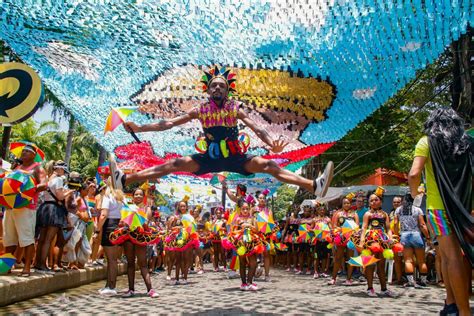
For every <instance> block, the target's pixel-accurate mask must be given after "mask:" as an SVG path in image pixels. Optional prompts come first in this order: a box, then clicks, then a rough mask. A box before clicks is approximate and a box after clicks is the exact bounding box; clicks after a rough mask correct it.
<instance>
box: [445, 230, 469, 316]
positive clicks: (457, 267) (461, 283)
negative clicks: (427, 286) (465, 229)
mask: <svg viewBox="0 0 474 316" xmlns="http://www.w3.org/2000/svg"><path fill="white" fill-rule="evenodd" d="M438 241H439V249H440V252H441V255H442V256H443V258H442V263H443V266H444V267H445V268H444V269H443V278H444V282H445V285H446V292H448V289H449V290H450V291H452V294H453V296H454V301H455V302H456V305H457V307H458V310H459V315H470V308H469V291H468V288H467V286H466V283H467V280H468V278H467V276H466V275H465V273H464V272H465V269H464V262H463V257H462V253H461V247H460V245H459V242H458V240H457V238H456V236H455V235H454V234H451V235H448V236H438ZM448 298H449V297H448ZM448 298H447V299H446V304H451V303H453V302H452V301H451V302H449V301H448Z"/></svg>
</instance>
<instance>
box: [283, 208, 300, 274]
mask: <svg viewBox="0 0 474 316" xmlns="http://www.w3.org/2000/svg"><path fill="white" fill-rule="evenodd" d="M299 225H300V219H299V218H298V217H297V216H296V211H295V210H293V211H292V212H291V213H289V214H287V215H286V223H285V227H284V229H283V237H282V239H283V241H284V242H285V244H286V246H287V247H288V248H287V249H288V251H287V254H286V272H290V271H291V269H292V268H293V263H294V269H295V270H294V271H296V270H297V268H296V265H297V264H298V262H297V258H298V257H297V248H296V245H295V244H296V239H297V237H298V227H299Z"/></svg>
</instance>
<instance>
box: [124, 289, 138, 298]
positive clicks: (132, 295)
mask: <svg viewBox="0 0 474 316" xmlns="http://www.w3.org/2000/svg"><path fill="white" fill-rule="evenodd" d="M134 296H135V291H134V290H128V291H127V292H125V293H123V294H122V297H134Z"/></svg>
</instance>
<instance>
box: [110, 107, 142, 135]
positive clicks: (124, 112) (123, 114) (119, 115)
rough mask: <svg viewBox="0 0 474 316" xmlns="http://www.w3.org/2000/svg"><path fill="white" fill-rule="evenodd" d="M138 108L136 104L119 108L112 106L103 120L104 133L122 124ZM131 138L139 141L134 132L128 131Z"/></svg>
mask: <svg viewBox="0 0 474 316" xmlns="http://www.w3.org/2000/svg"><path fill="white" fill-rule="evenodd" d="M137 109H138V107H137V106H124V107H120V108H113V109H112V110H111V111H110V113H109V116H108V117H107V120H106V121H105V126H104V134H107V133H108V132H112V131H113V130H115V129H116V128H117V127H118V126H119V125H121V124H123V123H124V122H125V120H126V119H127V117H128V116H129V115H130V114H132V113H133V112H135V111H136V110H137ZM130 134H131V135H132V136H133V138H135V140H136V141H137V142H140V140H139V139H138V137H137V136H136V135H135V133H134V132H131V133H130Z"/></svg>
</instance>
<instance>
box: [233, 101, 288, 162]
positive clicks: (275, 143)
mask: <svg viewBox="0 0 474 316" xmlns="http://www.w3.org/2000/svg"><path fill="white" fill-rule="evenodd" d="M237 117H238V118H239V119H240V120H241V121H242V122H244V124H245V125H247V126H248V127H249V128H250V129H251V130H252V131H253V132H254V133H255V134H256V135H257V136H258V138H260V139H261V140H262V141H263V142H264V143H265V144H267V145H268V146H270V147H271V148H272V149H271V150H272V151H273V152H274V153H279V152H281V151H282V150H283V149H284V148H285V147H286V145H288V143H287V142H284V141H283V140H273V139H272V138H271V137H270V134H268V133H267V131H266V130H265V129H263V127H262V126H258V125H257V124H256V123H255V122H254V121H252V120H251V119H250V117H248V115H247V113H245V111H244V110H243V109H239V113H238V115H237Z"/></svg>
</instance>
